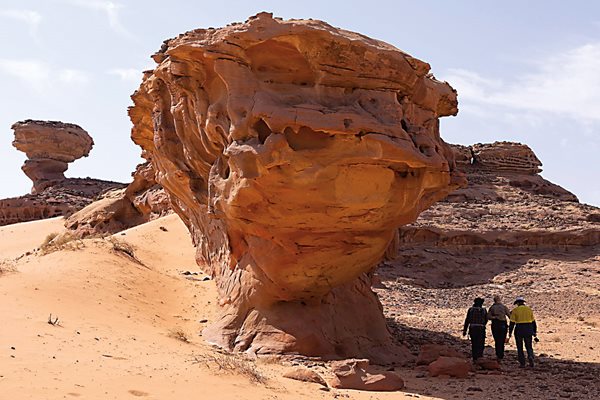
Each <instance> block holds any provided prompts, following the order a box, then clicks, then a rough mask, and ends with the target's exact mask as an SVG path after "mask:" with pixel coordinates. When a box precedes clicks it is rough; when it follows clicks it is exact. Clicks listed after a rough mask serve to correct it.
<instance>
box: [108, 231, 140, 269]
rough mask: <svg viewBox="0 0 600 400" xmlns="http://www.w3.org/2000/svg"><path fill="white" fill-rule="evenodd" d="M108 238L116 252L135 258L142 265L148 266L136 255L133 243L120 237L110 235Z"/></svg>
mask: <svg viewBox="0 0 600 400" xmlns="http://www.w3.org/2000/svg"><path fill="white" fill-rule="evenodd" d="M107 240H108V241H109V242H110V244H111V245H112V250H113V251H114V252H115V253H117V254H121V255H124V256H125V257H127V258H129V259H131V260H133V261H134V262H136V263H138V264H139V265H142V266H144V267H145V266H146V265H145V264H144V263H143V262H142V261H141V260H140V259H139V258H137V257H136V255H135V250H134V248H133V246H132V245H131V244H129V243H127V242H126V241H124V240H121V239H118V238H116V237H114V236H109V237H108V238H107Z"/></svg>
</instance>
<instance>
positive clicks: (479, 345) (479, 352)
mask: <svg viewBox="0 0 600 400" xmlns="http://www.w3.org/2000/svg"><path fill="white" fill-rule="evenodd" d="M469 336H470V337H471V355H472V357H473V360H477V359H478V358H481V357H482V356H483V348H484V347H485V326H471V327H469Z"/></svg>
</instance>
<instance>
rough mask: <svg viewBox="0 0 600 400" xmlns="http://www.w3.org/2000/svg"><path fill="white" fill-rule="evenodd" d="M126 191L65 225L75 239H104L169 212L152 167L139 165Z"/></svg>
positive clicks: (112, 194)
mask: <svg viewBox="0 0 600 400" xmlns="http://www.w3.org/2000/svg"><path fill="white" fill-rule="evenodd" d="M132 176H133V181H132V182H131V183H130V184H129V185H127V187H126V188H123V189H118V190H114V191H111V192H109V193H107V194H106V195H104V196H103V197H102V198H101V199H98V200H97V201H95V202H93V203H91V204H89V205H88V206H86V207H85V208H83V209H81V210H80V211H78V212H76V213H74V214H73V215H71V216H70V217H69V218H67V220H66V221H65V226H66V227H67V229H69V235H71V236H73V237H77V238H84V237H88V236H96V235H107V234H113V233H116V232H120V231H122V230H125V229H128V228H131V227H133V226H136V225H140V224H143V223H145V222H148V221H150V220H152V219H155V218H158V217H160V216H163V215H165V214H167V213H168V212H170V210H171V206H170V203H169V198H168V196H167V194H166V193H165V192H164V190H163V189H162V188H161V187H160V185H158V184H157V183H156V181H155V180H154V169H153V168H152V164H150V163H144V164H140V165H138V167H137V168H136V170H135V172H133V174H132Z"/></svg>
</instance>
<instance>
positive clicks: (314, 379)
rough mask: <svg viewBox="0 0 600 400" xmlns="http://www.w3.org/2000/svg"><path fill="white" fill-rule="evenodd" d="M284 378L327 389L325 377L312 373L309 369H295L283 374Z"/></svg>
mask: <svg viewBox="0 0 600 400" xmlns="http://www.w3.org/2000/svg"><path fill="white" fill-rule="evenodd" d="M283 377H284V378H288V379H294V380H296V381H302V382H310V383H317V384H319V385H321V386H324V387H327V382H325V379H323V377H322V376H321V375H319V374H318V373H316V372H315V371H312V370H310V369H308V368H303V367H298V368H294V369H292V370H290V371H288V372H286V373H285V374H283Z"/></svg>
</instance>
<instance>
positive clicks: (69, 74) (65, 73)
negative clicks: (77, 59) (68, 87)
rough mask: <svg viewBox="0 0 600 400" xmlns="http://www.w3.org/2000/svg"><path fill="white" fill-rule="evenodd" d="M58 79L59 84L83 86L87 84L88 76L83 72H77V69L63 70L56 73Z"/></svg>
mask: <svg viewBox="0 0 600 400" xmlns="http://www.w3.org/2000/svg"><path fill="white" fill-rule="evenodd" d="M58 79H59V80H60V81H61V82H65V83H69V84H75V85H85V84H87V83H89V81H90V78H89V76H88V74H86V73H85V72H83V71H79V70H77V69H63V70H60V71H59V72H58Z"/></svg>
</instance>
